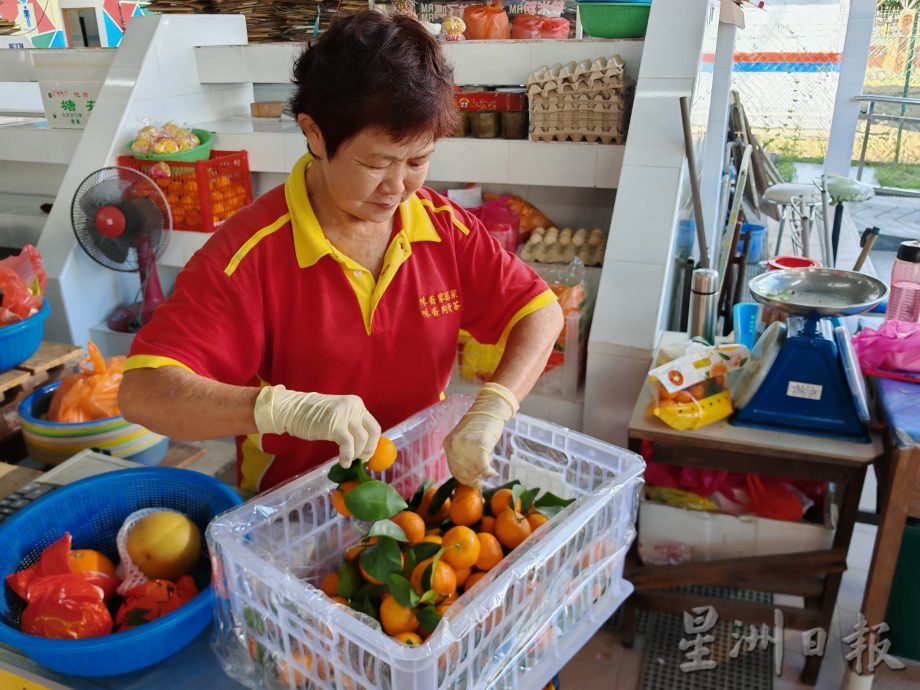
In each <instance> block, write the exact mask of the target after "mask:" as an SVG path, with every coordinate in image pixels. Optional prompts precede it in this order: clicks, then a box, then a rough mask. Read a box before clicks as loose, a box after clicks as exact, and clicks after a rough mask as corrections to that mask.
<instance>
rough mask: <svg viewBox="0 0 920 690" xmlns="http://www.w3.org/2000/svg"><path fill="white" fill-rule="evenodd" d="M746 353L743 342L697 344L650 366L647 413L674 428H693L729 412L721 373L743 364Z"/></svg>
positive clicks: (726, 391)
mask: <svg viewBox="0 0 920 690" xmlns="http://www.w3.org/2000/svg"><path fill="white" fill-rule="evenodd" d="M749 358H750V353H749V352H748V349H747V348H746V347H744V346H743V345H736V344H729V345H718V346H716V347H708V348H701V349H699V350H697V351H694V352H690V353H688V354H686V355H684V356H683V357H678V358H677V359H675V360H673V361H671V362H668V363H667V364H664V365H662V366H660V367H656V368H655V369H652V370H651V371H650V372H649V373H648V385H649V387H650V388H651V391H652V401H651V403H650V404H649V407H648V414H650V415H652V416H654V417H658V418H659V419H660V420H661V421H663V422H664V423H665V424H667V425H668V426H670V427H671V428H673V429H677V430H678V431H688V430H690V429H697V428H699V427H701V426H704V425H706V424H712V423H713V422H717V421H719V420H720V419H725V418H726V417H728V416H729V415H731V413H732V402H731V393H730V391H729V390H728V387H727V386H726V385H725V374H727V373H728V372H729V371H731V370H732V369H737V368H739V367H742V366H744V365H745V364H746V363H747V361H748V359H749Z"/></svg>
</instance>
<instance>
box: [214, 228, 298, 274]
mask: <svg viewBox="0 0 920 690" xmlns="http://www.w3.org/2000/svg"><path fill="white" fill-rule="evenodd" d="M290 220H291V214H290V213H285V214H284V215H283V216H281V217H280V218H279V219H278V220H276V221H275V222H274V223H272V224H271V225H266V226H265V227H264V228H262V229H261V230H259V231H258V232H256V233H255V234H254V235H253V236H252V237H250V238H249V239H248V240H246V241H245V242H244V243H243V246H242V247H240V248H239V249H238V250H237V251H236V254H234V255H233V258H232V259H230V263H228V264H227V267H226V268H225V269H224V273H226V274H227V275H228V276H232V275H233V273H234V271H236V269H237V268H239V265H240V263H241V262H242V261H243V259H245V258H246V255H247V254H248V253H249V252H251V251H252V250H253V249H254V248H255V246H256V245H257V244H259V242H261V241H262V240H264V239H265V238H266V237H268V236H269V235H271V234H272V233H273V232H275V231H276V230H278V229H280V228H282V227H284V225H285V224H287V222H288V221H290Z"/></svg>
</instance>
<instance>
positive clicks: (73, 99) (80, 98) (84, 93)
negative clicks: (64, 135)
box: [39, 81, 102, 129]
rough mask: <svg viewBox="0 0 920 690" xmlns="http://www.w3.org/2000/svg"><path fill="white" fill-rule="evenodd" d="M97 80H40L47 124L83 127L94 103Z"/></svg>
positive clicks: (51, 125) (75, 127)
mask: <svg viewBox="0 0 920 690" xmlns="http://www.w3.org/2000/svg"><path fill="white" fill-rule="evenodd" d="M101 86H102V84H100V83H99V82H79V81H74V82H63V81H52V82H40V83H39V87H40V88H41V92H42V104H43V105H44V107H45V117H46V118H48V126H49V127H55V128H67V129H83V128H84V127H85V126H86V121H87V120H88V119H89V116H90V114H91V113H92V112H93V108H94V107H95V105H96V98H97V96H98V95H99V89H100V88H101Z"/></svg>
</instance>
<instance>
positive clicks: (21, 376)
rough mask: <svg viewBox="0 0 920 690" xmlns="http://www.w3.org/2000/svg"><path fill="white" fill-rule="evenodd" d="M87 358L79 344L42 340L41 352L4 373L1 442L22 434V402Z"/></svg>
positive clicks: (1, 379)
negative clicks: (15, 434) (17, 433)
mask: <svg viewBox="0 0 920 690" xmlns="http://www.w3.org/2000/svg"><path fill="white" fill-rule="evenodd" d="M85 357H86V352H85V351H84V350H83V348H82V347H78V346H77V345H66V344H64V343H53V342H50V341H47V340H45V341H42V344H41V345H40V346H39V348H38V351H37V352H36V353H35V354H34V355H32V356H31V357H29V359H27V360H26V361H25V362H23V363H22V364H20V365H19V366H18V367H15V368H14V369H10V370H9V371H5V372H3V373H2V374H0V439H2V438H6V437H7V436H10V435H11V434H14V433H16V432H17V431H19V416H18V414H17V408H18V406H19V403H20V402H22V400H23V399H24V398H25V397H26V396H28V395H29V393H31V392H32V391H34V390H35V389H36V388H38V387H39V386H41V385H43V384H45V383H49V382H51V381H57V380H58V379H60V378H62V377H64V376H65V375H67V374H69V373H70V372H71V370H72V368H73V367H74V366H76V365H77V364H79V363H80V362H81V361H82V360H83V359H84V358H85Z"/></svg>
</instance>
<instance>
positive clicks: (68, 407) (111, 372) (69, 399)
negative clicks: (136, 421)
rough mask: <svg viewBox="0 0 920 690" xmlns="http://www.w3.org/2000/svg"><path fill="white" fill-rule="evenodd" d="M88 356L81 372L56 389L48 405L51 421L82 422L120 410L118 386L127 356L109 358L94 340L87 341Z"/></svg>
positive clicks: (105, 417) (113, 413) (104, 416)
mask: <svg viewBox="0 0 920 690" xmlns="http://www.w3.org/2000/svg"><path fill="white" fill-rule="evenodd" d="M86 349H87V350H88V351H89V356H88V357H87V358H86V359H84V360H83V361H82V362H80V369H81V371H80V373H79V374H73V375H71V376H68V377H67V378H65V379H64V380H63V381H61V383H60V385H59V386H58V387H57V388H56V389H55V391H54V395H53V396H52V397H51V406H50V407H49V408H48V419H49V420H50V421H52V422H63V423H66V424H79V423H81V422H90V421H93V420H95V419H107V418H108V417H117V416H119V415H120V414H121V410H119V408H118V388H119V386H121V379H122V376H123V371H124V368H125V358H124V357H110V358H109V361H108V362H106V361H105V358H104V357H103V356H102V353H101V352H99V348H98V347H96V345H95V343H93V342H92V341H90V342H88V343H87V344H86Z"/></svg>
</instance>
